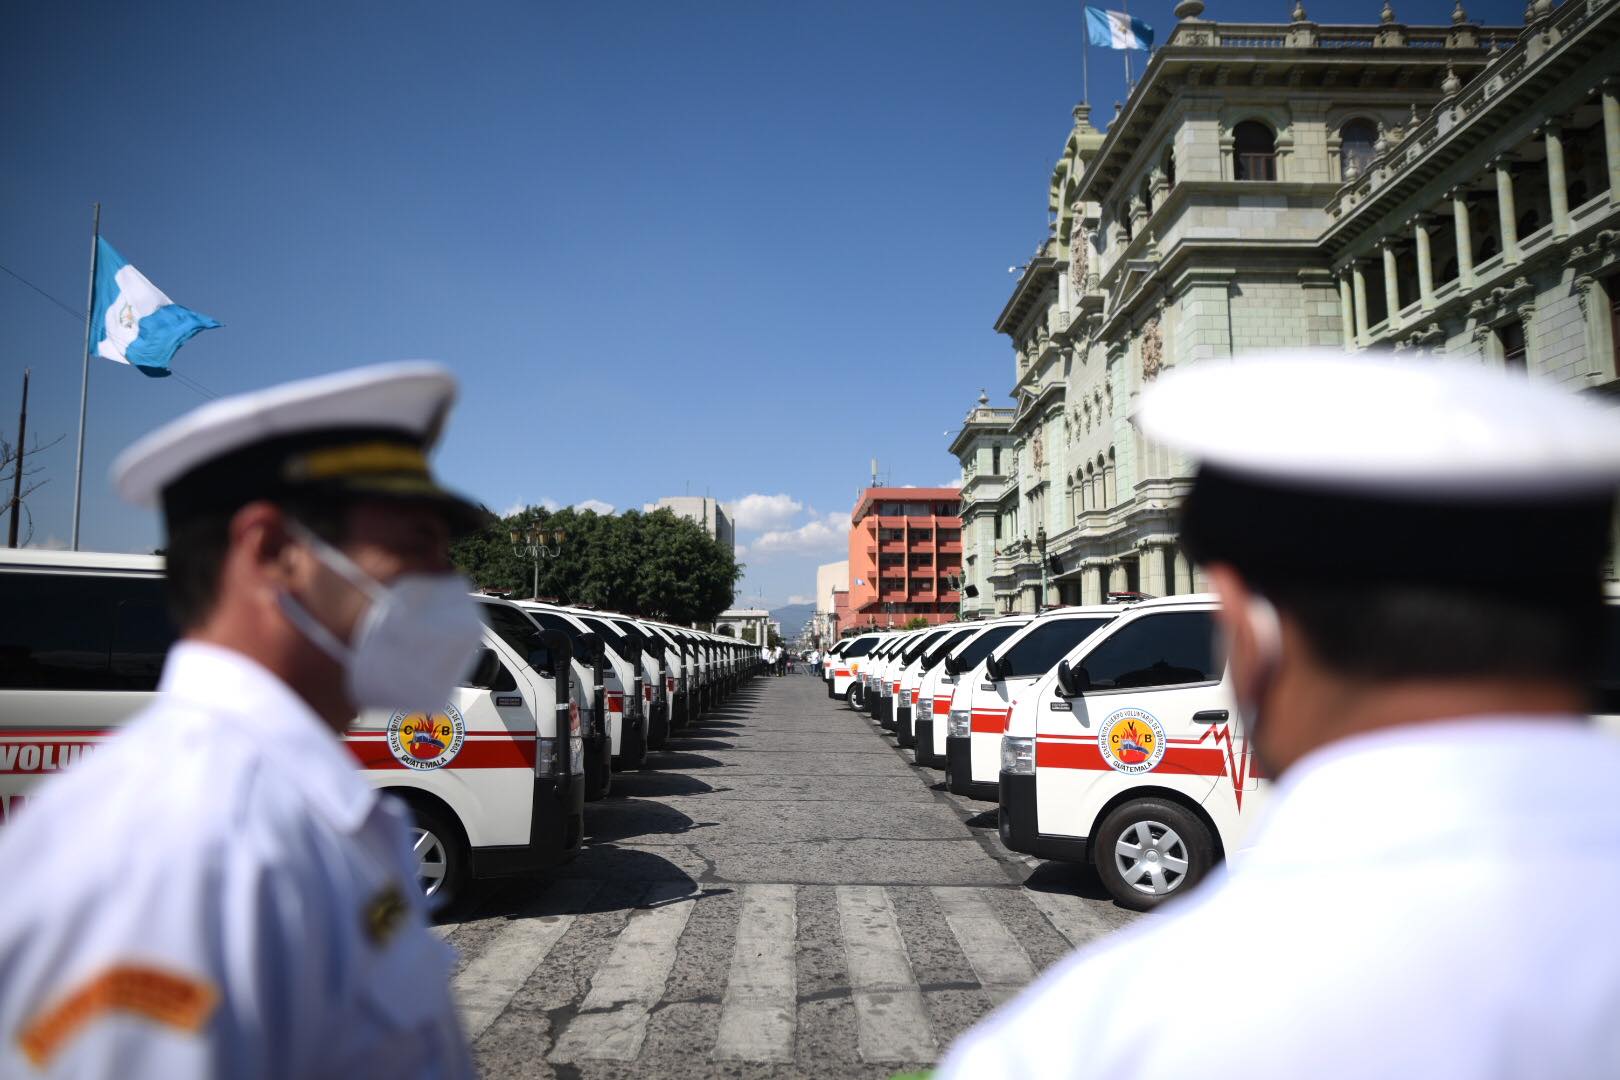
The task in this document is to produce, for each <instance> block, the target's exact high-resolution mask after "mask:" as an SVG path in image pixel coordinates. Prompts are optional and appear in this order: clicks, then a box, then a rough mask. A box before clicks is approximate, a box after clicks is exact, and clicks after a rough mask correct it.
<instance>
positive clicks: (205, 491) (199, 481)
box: [112, 361, 476, 516]
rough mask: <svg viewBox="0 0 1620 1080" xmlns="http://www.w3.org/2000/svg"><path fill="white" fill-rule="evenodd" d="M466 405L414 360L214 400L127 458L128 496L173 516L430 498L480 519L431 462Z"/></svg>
mask: <svg viewBox="0 0 1620 1080" xmlns="http://www.w3.org/2000/svg"><path fill="white" fill-rule="evenodd" d="M455 397H456V380H455V377H454V376H453V375H452V374H451V373H450V372H449V371H448V370H447V369H445V368H443V367H441V366H440V365H438V364H434V363H429V362H426V361H408V362H401V363H392V364H378V365H374V366H371V367H363V368H355V369H353V370H350V371H341V372H336V373H334V374H331V375H321V376H317V377H315V378H311V379H301V380H298V381H296V382H289V383H283V384H282V385H280V386H272V387H269V388H267V389H264V390H256V391H253V392H251V393H246V394H237V395H235V396H232V397H227V398H222V399H220V400H218V401H211V402H209V403H208V404H206V405H203V406H202V407H200V408H198V409H195V410H193V411H192V412H189V413H187V414H186V415H184V416H182V417H180V418H179V419H177V420H175V421H173V422H171V423H169V424H166V425H164V426H163V427H161V428H159V429H157V430H156V431H154V432H152V433H151V434H149V435H147V436H145V437H144V438H142V439H140V440H139V441H137V442H136V443H135V444H134V445H133V446H131V447H129V449H127V450H125V451H124V452H123V453H122V454H120V455H119V456H118V458H117V460H116V461H114V463H113V467H112V481H113V484H114V486H115V487H116V488H117V490H118V493H119V495H121V496H122V497H123V498H124V499H126V500H128V501H129V502H132V503H135V504H137V505H141V506H159V505H163V506H164V507H165V509H166V510H167V511H169V513H170V514H171V516H172V514H174V513H175V512H177V510H180V509H183V508H188V507H190V506H193V505H199V506H201V505H228V504H230V503H231V502H232V501H234V502H236V503H238V504H239V503H241V502H245V501H247V500H248V499H251V498H254V497H258V496H259V495H261V494H269V493H272V492H277V491H288V490H301V489H310V490H313V489H320V490H326V491H331V492H335V493H339V494H353V495H356V496H363V495H368V494H370V495H376V496H380V497H387V498H400V499H428V500H433V501H438V502H441V503H443V504H445V505H446V506H447V507H448V508H450V509H451V510H452V511H454V512H456V513H458V514H461V513H462V512H463V511H465V512H466V514H464V515H463V516H467V515H470V514H471V513H473V512H474V511H476V508H475V507H473V506H472V504H470V503H467V502H466V501H465V500H463V499H462V498H461V497H460V496H457V495H454V494H452V493H450V492H447V491H445V490H444V489H443V488H441V487H439V486H438V483H437V481H436V480H434V479H433V477H432V475H431V473H430V472H429V470H428V466H427V462H426V454H427V452H428V451H429V450H431V449H432V447H433V444H434V443H436V442H437V441H438V437H439V434H440V431H441V428H442V427H443V424H444V421H445V418H446V416H447V415H448V413H449V410H450V407H451V405H452V404H453V403H454V401H455Z"/></svg>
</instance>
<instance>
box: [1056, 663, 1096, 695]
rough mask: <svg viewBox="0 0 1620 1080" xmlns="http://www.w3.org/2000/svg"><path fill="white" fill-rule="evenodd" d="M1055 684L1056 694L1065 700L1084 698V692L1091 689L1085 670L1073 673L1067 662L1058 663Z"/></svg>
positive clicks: (1088, 675) (1087, 673) (1089, 676)
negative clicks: (1056, 687)
mask: <svg viewBox="0 0 1620 1080" xmlns="http://www.w3.org/2000/svg"><path fill="white" fill-rule="evenodd" d="M1057 682H1058V694H1059V695H1060V696H1062V697H1066V698H1077V697H1085V695H1086V691H1087V690H1090V689H1091V675H1090V673H1089V672H1087V671H1086V669H1085V668H1081V669H1080V670H1079V671H1075V670H1074V668H1072V667H1070V666H1069V662H1068V661H1067V660H1059V661H1058V666H1057Z"/></svg>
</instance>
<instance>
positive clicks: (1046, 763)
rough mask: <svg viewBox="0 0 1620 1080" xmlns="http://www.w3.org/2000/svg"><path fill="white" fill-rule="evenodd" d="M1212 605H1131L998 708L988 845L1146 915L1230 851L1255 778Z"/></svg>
mask: <svg viewBox="0 0 1620 1080" xmlns="http://www.w3.org/2000/svg"><path fill="white" fill-rule="evenodd" d="M1215 610H1216V605H1215V600H1214V598H1213V597H1210V596H1178V597H1170V598H1166V599H1163V600H1149V601H1145V602H1142V603H1138V604H1132V605H1130V606H1129V607H1127V608H1125V609H1124V610H1121V611H1119V612H1118V614H1117V618H1115V619H1113V620H1112V621H1111V622H1110V623H1109V624H1108V625H1107V626H1105V627H1103V628H1102V629H1101V630H1100V631H1098V632H1097V633H1095V634H1093V635H1091V636H1090V637H1088V638H1087V640H1086V641H1085V642H1083V643H1082V644H1081V645H1080V646H1079V647H1078V648H1075V649H1073V650H1071V651H1070V652H1069V654H1068V656H1066V657H1065V658H1064V659H1062V660H1061V661H1059V663H1058V664H1057V665H1056V666H1055V667H1054V669H1053V670H1052V671H1051V672H1050V673H1049V674H1047V675H1046V676H1045V677H1044V678H1041V679H1039V680H1038V681H1037V682H1036V683H1035V685H1033V686H1030V687H1026V688H1024V689H1023V690H1021V691H1020V692H1019V694H1018V695H1017V701H1016V703H1015V704H1013V705H1012V716H1011V718H1010V720H1009V721H1008V728H1007V732H1006V734H1005V735H1004V736H1003V737H1002V740H1001V762H1000V776H999V780H1000V829H1001V840H1002V842H1003V843H1004V844H1006V845H1007V847H1009V848H1011V849H1012V850H1014V851H1021V852H1025V853H1027V854H1030V855H1036V856H1039V857H1041V858H1047V859H1059V860H1063V861H1067V862H1081V863H1090V864H1091V865H1092V866H1094V867H1096V870H1097V873H1098V875H1099V876H1100V877H1101V879H1102V883H1103V886H1104V887H1105V888H1106V889H1107V890H1108V892H1109V893H1110V894H1111V895H1112V896H1113V897H1114V899H1115V900H1117V901H1118V902H1119V903H1120V904H1121V905H1123V906H1125V907H1129V908H1135V909H1137V910H1146V909H1148V908H1151V907H1154V906H1155V905H1157V904H1160V903H1163V902H1164V901H1165V900H1167V899H1169V898H1170V897H1172V896H1175V895H1176V894H1177V893H1179V892H1182V891H1185V890H1187V889H1189V888H1191V887H1192V886H1193V885H1195V884H1197V882H1198V880H1199V879H1200V878H1202V877H1203V876H1204V875H1205V874H1207V873H1208V872H1209V870H1210V869H1211V868H1212V867H1213V866H1214V865H1215V864H1216V863H1217V862H1219V861H1220V860H1221V859H1222V858H1223V857H1225V854H1226V853H1227V852H1229V851H1231V850H1233V845H1234V843H1235V842H1236V840H1237V837H1238V834H1239V829H1240V825H1241V824H1243V823H1244V822H1245V819H1247V818H1248V817H1249V816H1250V815H1251V814H1252V813H1253V811H1254V809H1255V807H1256V805H1257V803H1258V802H1259V801H1260V797H1261V791H1260V788H1261V777H1260V774H1259V770H1258V768H1257V767H1256V764H1255V761H1254V755H1253V753H1252V752H1251V750H1250V747H1249V740H1248V738H1247V736H1246V734H1245V732H1244V730H1243V722H1242V719H1241V718H1240V717H1239V716H1238V713H1237V706H1236V704H1235V703H1234V701H1233V698H1232V687H1231V677H1230V674H1229V672H1228V670H1227V667H1226V664H1225V661H1224V659H1223V658H1222V657H1221V655H1220V652H1219V649H1218V647H1217V644H1216V626H1215Z"/></svg>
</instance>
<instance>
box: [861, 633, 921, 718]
mask: <svg viewBox="0 0 1620 1080" xmlns="http://www.w3.org/2000/svg"><path fill="white" fill-rule="evenodd" d="M915 637H916V631H904V632H900V633H891V634H890V635H889V636H888V638H887V640H885V641H884V642H883V643H882V644H880V645H879V646H878V647H877V648H875V649H873V650H872V655H871V656H869V657H868V658H867V661H866V664H865V666H863V667H862V668H861V704H862V705H863V706H864V707H865V709H866V714H867V715H868V716H870V717H871V718H872V719H874V720H876V721H877V722H878V724H879V725H881V726H882V727H886V728H887V727H893V726H894V714H893V713H892V712H891V711H890V704H891V702H890V697H891V696H892V695H893V693H894V690H893V688H892V687H891V686H890V683H889V673H890V672H891V671H892V670H894V665H895V664H896V663H897V662H898V661H899V659H900V655H901V654H902V653H904V652H905V651H906V649H907V648H908V647H909V646H910V644H911V642H912V640H913V639H914V638H915Z"/></svg>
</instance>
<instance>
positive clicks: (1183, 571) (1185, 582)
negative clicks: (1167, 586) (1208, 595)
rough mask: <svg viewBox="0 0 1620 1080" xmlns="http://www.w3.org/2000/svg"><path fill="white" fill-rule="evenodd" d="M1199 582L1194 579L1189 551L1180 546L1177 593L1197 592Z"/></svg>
mask: <svg viewBox="0 0 1620 1080" xmlns="http://www.w3.org/2000/svg"><path fill="white" fill-rule="evenodd" d="M1197 591H1198V589H1197V584H1196V583H1195V582H1194V581H1193V572H1192V562H1191V561H1190V560H1189V559H1188V558H1187V553H1186V552H1185V551H1182V550H1181V549H1180V548H1177V549H1176V592H1177V594H1178V595H1179V594H1183V593H1190V592H1197Z"/></svg>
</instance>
